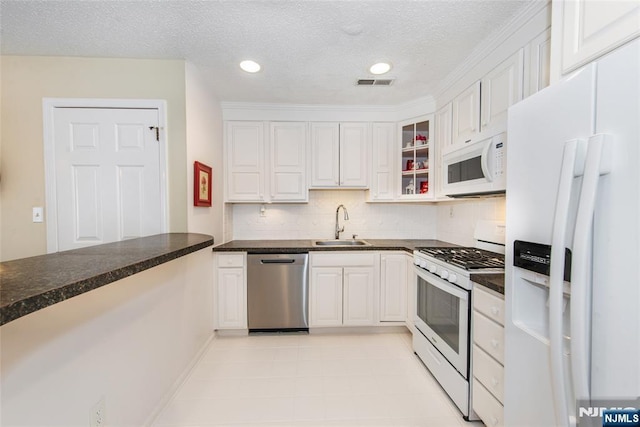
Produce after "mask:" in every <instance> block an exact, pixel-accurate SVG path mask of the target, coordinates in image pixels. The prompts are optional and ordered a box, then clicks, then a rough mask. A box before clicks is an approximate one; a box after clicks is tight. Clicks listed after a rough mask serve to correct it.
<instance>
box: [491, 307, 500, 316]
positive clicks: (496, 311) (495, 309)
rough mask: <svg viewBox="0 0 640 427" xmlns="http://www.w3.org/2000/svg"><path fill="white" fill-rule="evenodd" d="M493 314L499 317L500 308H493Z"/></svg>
mask: <svg viewBox="0 0 640 427" xmlns="http://www.w3.org/2000/svg"><path fill="white" fill-rule="evenodd" d="M491 314H493V315H494V316H497V315H498V314H500V309H499V308H498V307H491Z"/></svg>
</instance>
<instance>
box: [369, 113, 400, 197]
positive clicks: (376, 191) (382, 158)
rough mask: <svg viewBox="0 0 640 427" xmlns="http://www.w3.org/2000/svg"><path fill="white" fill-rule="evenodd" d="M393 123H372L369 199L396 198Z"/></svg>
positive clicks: (394, 126) (394, 128)
mask: <svg viewBox="0 0 640 427" xmlns="http://www.w3.org/2000/svg"><path fill="white" fill-rule="evenodd" d="M395 135H396V125H395V123H373V125H372V138H371V142H372V145H373V150H372V156H371V191H370V192H369V199H370V200H372V201H376V200H393V199H394V198H395V196H396V194H395V193H396V192H395V179H394V169H393V165H394V163H395V160H396V153H397V151H396V144H395Z"/></svg>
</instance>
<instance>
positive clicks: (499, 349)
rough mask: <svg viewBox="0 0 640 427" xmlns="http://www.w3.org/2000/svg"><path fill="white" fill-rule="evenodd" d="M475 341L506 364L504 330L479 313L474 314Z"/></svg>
mask: <svg viewBox="0 0 640 427" xmlns="http://www.w3.org/2000/svg"><path fill="white" fill-rule="evenodd" d="M473 341H474V342H475V343H476V344H478V346H479V347H480V348H482V349H483V350H484V351H486V352H487V353H489V355H491V356H492V357H493V358H494V359H496V360H497V361H498V362H500V363H502V364H504V328H503V327H502V326H500V325H498V324H497V323H495V322H493V321H492V320H489V319H488V318H486V317H485V316H483V315H482V314H480V313H478V312H477V311H474V312H473Z"/></svg>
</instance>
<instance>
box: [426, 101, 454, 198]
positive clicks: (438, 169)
mask: <svg viewBox="0 0 640 427" xmlns="http://www.w3.org/2000/svg"><path fill="white" fill-rule="evenodd" d="M451 123H452V106H451V103H448V104H447V105H445V106H444V107H442V108H441V109H439V110H438V111H437V112H436V116H435V127H436V128H435V132H436V137H435V144H434V147H433V150H435V156H434V157H435V165H434V169H435V173H431V182H432V187H434V189H435V196H436V197H440V196H442V154H443V153H445V152H447V151H448V150H449V149H450V147H451V146H452V144H453V139H452V138H451ZM434 182H435V186H434Z"/></svg>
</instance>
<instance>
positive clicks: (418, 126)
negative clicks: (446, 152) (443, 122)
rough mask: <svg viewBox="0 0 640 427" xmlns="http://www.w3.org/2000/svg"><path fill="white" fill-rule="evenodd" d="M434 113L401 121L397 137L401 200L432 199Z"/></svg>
mask: <svg viewBox="0 0 640 427" xmlns="http://www.w3.org/2000/svg"><path fill="white" fill-rule="evenodd" d="M432 123H433V116H423V117H418V118H416V119H412V120H407V121H404V122H401V123H400V125H399V129H400V140H399V141H398V146H399V148H400V156H399V159H400V165H399V166H400V169H399V175H400V179H399V180H398V181H399V183H400V191H399V193H400V199H401V200H425V199H431V198H433V194H434V193H435V191H434V189H433V176H434V175H433V170H434V155H433V144H432V143H431V132H432V131H433V127H432Z"/></svg>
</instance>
